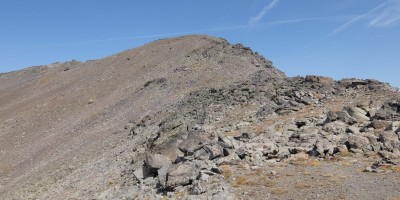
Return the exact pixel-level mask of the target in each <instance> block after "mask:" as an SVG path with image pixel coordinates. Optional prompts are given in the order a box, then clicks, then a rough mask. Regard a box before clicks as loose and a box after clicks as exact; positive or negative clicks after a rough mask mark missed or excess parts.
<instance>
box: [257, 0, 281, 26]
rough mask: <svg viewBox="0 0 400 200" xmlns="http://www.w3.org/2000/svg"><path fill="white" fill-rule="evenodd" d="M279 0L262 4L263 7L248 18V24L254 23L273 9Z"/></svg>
mask: <svg viewBox="0 0 400 200" xmlns="http://www.w3.org/2000/svg"><path fill="white" fill-rule="evenodd" d="M279 1H280V0H272V2H271V3H269V4H267V5H266V6H264V8H263V9H262V10H261V11H260V12H259V13H258V14H257V15H256V16H254V17H252V18H250V20H249V25H255V24H258V22H260V20H261V19H262V18H263V17H264V16H265V15H266V14H267V13H268V12H269V11H270V10H271V9H273V8H274V7H275V6H276V5H277V4H278V3H279Z"/></svg>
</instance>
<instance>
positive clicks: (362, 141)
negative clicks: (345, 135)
mask: <svg viewBox="0 0 400 200" xmlns="http://www.w3.org/2000/svg"><path fill="white" fill-rule="evenodd" d="M348 142H349V146H350V150H352V149H360V150H371V147H370V142H369V140H368V138H366V137H363V136H358V135H351V136H349V140H348Z"/></svg>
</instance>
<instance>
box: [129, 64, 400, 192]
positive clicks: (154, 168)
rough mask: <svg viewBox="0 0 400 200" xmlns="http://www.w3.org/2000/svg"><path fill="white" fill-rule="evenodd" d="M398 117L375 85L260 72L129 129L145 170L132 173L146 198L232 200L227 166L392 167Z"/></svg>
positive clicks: (390, 94)
mask: <svg viewBox="0 0 400 200" xmlns="http://www.w3.org/2000/svg"><path fill="white" fill-rule="evenodd" d="M399 109H400V98H399V95H398V91H397V90H396V89H393V88H391V87H390V86H389V85H387V84H384V83H381V82H378V81H375V80H359V79H344V80H341V81H334V80H333V79H331V78H327V77H320V76H307V77H294V78H274V77H270V76H269V74H268V73H266V72H265V71H263V70H260V71H258V72H257V73H255V74H253V75H252V76H251V77H250V79H249V80H248V81H245V82H242V83H239V84H235V85H231V86H229V87H227V88H219V89H215V88H208V89H204V90H200V91H195V92H192V93H191V94H190V95H188V96H187V97H186V98H185V99H184V100H183V101H181V102H180V103H179V104H178V105H176V106H173V107H172V108H168V110H167V111H164V112H160V113H157V114H156V115H152V116H148V115H147V116H144V117H143V118H142V119H141V120H140V121H138V122H137V123H135V125H134V127H133V128H132V129H131V137H132V140H134V141H136V138H139V136H140V137H145V138H147V139H148V140H146V141H142V142H143V144H142V146H141V147H139V149H137V151H138V152H140V153H143V154H145V155H146V156H145V159H144V162H139V165H137V164H136V168H134V169H132V170H134V171H133V174H134V175H135V177H136V179H137V181H138V183H140V188H141V190H144V191H146V192H145V193H147V192H148V191H147V190H151V189H156V190H158V191H171V193H170V195H173V194H175V193H178V194H182V193H183V194H186V195H189V196H186V197H187V198H189V199H190V198H194V199H197V198H207V197H209V198H210V197H212V199H235V198H236V197H235V196H232V194H234V192H232V190H233V189H232V188H231V186H230V185H229V184H227V182H226V181H225V177H224V176H223V174H224V168H223V166H226V165H237V164H239V163H241V162H245V163H248V164H249V165H251V166H254V167H255V168H258V167H264V166H266V165H267V164H268V163H271V162H283V161H285V160H288V159H289V158H291V157H293V156H296V154H302V153H303V154H307V155H308V156H310V157H316V158H321V159H328V160H329V159H332V158H334V157H338V156H341V155H346V154H352V155H353V156H372V155H379V157H381V158H382V159H384V160H390V159H399V158H400V151H399V149H400V141H399V133H400V121H399V119H400V118H399V111H400V110H399ZM221 166H222V167H221ZM366 170H369V171H371V169H370V168H367V169H366ZM192 195H199V196H192ZM144 196H145V195H144Z"/></svg>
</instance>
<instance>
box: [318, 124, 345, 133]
mask: <svg viewBox="0 0 400 200" xmlns="http://www.w3.org/2000/svg"><path fill="white" fill-rule="evenodd" d="M347 126H348V125H347V124H345V123H344V122H342V121H334V122H330V123H327V124H325V126H324V127H323V130H324V131H326V132H329V133H333V134H335V135H340V134H344V133H346V130H347Z"/></svg>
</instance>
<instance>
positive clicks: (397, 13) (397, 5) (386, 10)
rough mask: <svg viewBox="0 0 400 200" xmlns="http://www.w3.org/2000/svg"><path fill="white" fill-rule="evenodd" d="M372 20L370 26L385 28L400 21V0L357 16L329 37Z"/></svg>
mask: <svg viewBox="0 0 400 200" xmlns="http://www.w3.org/2000/svg"><path fill="white" fill-rule="evenodd" d="M362 20H370V22H369V26H371V27H378V26H379V27H384V26H388V25H391V24H394V23H395V22H399V21H400V0H387V1H385V2H383V3H381V4H379V5H378V6H376V7H375V8H373V9H371V10H369V11H368V12H366V13H364V14H361V15H358V16H355V17H353V18H352V19H350V20H348V21H347V22H345V23H344V24H342V25H340V26H339V27H337V28H335V29H334V30H333V31H331V32H330V33H329V34H328V35H327V36H328V37H329V36H333V35H336V34H338V33H340V32H342V31H345V30H346V29H348V28H350V27H351V26H352V25H353V24H355V23H357V22H359V21H362Z"/></svg>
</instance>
